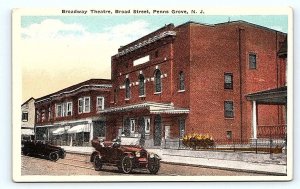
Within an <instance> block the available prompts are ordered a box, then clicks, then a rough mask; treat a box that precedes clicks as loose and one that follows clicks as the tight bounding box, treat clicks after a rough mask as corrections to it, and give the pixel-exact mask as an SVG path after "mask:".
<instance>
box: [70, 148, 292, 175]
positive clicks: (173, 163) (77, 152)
mask: <svg viewBox="0 0 300 189" xmlns="http://www.w3.org/2000/svg"><path fill="white" fill-rule="evenodd" d="M66 152H67V153H70V154H78V155H90V154H91V152H79V151H69V150H66ZM161 163H164V164H169V165H182V166H192V167H202V168H210V169H219V170H226V171H237V172H246V173H256V174H268V175H273V176H287V174H284V173H276V172H269V171H256V170H247V169H237V168H230V167H218V166H208V165H196V164H189V163H177V162H167V161H163V160H162V161H161Z"/></svg>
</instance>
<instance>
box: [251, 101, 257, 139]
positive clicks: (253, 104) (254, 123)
mask: <svg viewBox="0 0 300 189" xmlns="http://www.w3.org/2000/svg"><path fill="white" fill-rule="evenodd" d="M256 115H257V113H256V101H255V100H254V101H252V132H253V133H252V138H253V139H257V117H256Z"/></svg>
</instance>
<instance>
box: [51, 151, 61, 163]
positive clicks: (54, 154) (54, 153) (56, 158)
mask: <svg viewBox="0 0 300 189" xmlns="http://www.w3.org/2000/svg"><path fill="white" fill-rule="evenodd" d="M49 159H50V160H51V161H57V160H58V159H59V155H58V153H57V152H51V153H50V154H49Z"/></svg>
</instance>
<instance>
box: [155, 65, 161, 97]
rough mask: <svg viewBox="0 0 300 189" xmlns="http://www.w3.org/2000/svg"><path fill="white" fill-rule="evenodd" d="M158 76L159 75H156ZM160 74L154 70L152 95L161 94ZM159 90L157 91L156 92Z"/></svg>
mask: <svg viewBox="0 0 300 189" xmlns="http://www.w3.org/2000/svg"><path fill="white" fill-rule="evenodd" d="M158 74H159V75H158ZM161 76H162V72H161V70H160V69H156V70H155V72H154V94H159V93H161V92H162V79H161ZM157 89H159V91H158V90H157Z"/></svg>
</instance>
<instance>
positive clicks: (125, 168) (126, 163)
mask: <svg viewBox="0 0 300 189" xmlns="http://www.w3.org/2000/svg"><path fill="white" fill-rule="evenodd" d="M121 168H122V172H123V173H126V174H128V173H130V172H131V171H132V160H131V159H130V158H129V157H128V156H124V157H123V158H122V160H121Z"/></svg>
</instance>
